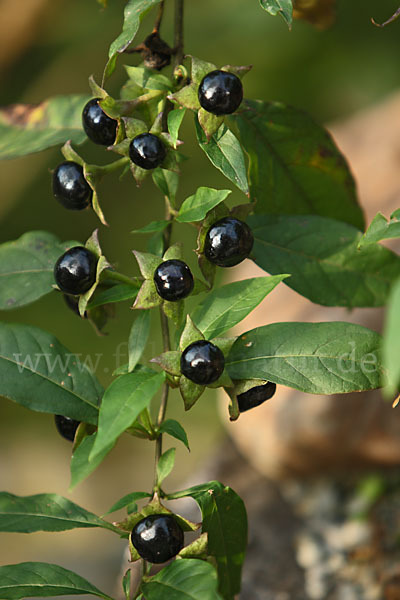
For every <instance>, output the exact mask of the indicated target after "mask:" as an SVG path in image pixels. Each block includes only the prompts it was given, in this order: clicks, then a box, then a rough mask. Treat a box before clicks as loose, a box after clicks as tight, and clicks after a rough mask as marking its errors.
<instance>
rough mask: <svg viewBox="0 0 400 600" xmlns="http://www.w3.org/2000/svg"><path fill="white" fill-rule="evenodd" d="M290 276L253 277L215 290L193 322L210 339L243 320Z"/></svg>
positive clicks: (196, 310) (195, 313) (199, 306)
mask: <svg viewBox="0 0 400 600" xmlns="http://www.w3.org/2000/svg"><path fill="white" fill-rule="evenodd" d="M286 277H287V275H275V276H271V277H254V278H253V279H244V280H243V281H235V282H233V283H228V284H226V285H224V286H222V287H221V288H217V289H214V290H213V291H211V292H209V293H208V294H207V297H206V298H205V299H204V300H203V301H202V302H200V304H199V305H198V306H197V307H196V309H195V311H194V313H193V314H192V320H193V322H194V324H195V325H196V326H197V327H198V328H199V329H200V331H201V332H202V333H203V334H204V336H205V337H206V338H207V339H211V338H214V337H217V336H219V335H221V334H222V333H224V332H225V331H228V329H230V328H231V327H234V326H235V325H237V323H240V321H242V319H244V318H245V317H247V315H248V314H249V313H251V311H252V310H253V309H254V308H255V307H256V306H258V305H259V304H260V302H261V301H262V300H263V299H264V298H265V296H267V294H269V293H270V292H272V290H273V289H274V288H275V286H277V285H278V283H280V282H281V281H282V280H283V279H285V278H286Z"/></svg>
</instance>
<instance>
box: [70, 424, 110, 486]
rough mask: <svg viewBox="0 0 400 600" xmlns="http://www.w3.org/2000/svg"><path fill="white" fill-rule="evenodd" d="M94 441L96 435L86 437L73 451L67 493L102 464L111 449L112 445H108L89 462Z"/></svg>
mask: <svg viewBox="0 0 400 600" xmlns="http://www.w3.org/2000/svg"><path fill="white" fill-rule="evenodd" d="M95 441H96V434H95V433H92V435H88V436H87V437H85V439H84V440H82V442H81V443H80V444H79V446H78V447H77V448H76V449H75V451H74V453H73V455H72V457H71V464H70V468H71V482H70V485H69V491H71V490H72V489H73V488H74V487H75V486H77V485H78V483H81V481H83V480H84V479H86V478H87V477H89V475H90V474H91V473H93V471H95V470H96V469H97V467H98V466H99V465H100V464H101V463H102V462H103V460H104V459H105V457H106V456H107V454H108V453H109V452H110V451H111V450H112V449H113V447H114V443H115V442H114V443H112V444H110V445H109V446H107V447H106V448H104V450H103V451H102V452H100V453H99V454H97V455H96V456H95V458H94V459H93V460H90V461H89V456H90V454H91V452H92V449H93V445H94V443H95Z"/></svg>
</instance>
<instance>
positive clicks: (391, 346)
mask: <svg viewBox="0 0 400 600" xmlns="http://www.w3.org/2000/svg"><path fill="white" fill-rule="evenodd" d="M399 356H400V279H398V280H397V281H396V283H395V285H394V286H393V289H392V291H391V293H390V296H389V300H388V307H387V312H386V317H385V328H384V335H383V346H382V358H383V364H384V367H385V369H386V372H387V392H388V394H395V393H399V382H400V360H399Z"/></svg>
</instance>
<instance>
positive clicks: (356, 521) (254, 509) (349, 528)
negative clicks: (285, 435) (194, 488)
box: [189, 442, 400, 600]
mask: <svg viewBox="0 0 400 600" xmlns="http://www.w3.org/2000/svg"><path fill="white" fill-rule="evenodd" d="M207 478H208V479H214V478H215V479H219V480H220V481H222V482H223V483H225V484H226V485H230V486H231V487H232V488H233V489H235V490H236V491H237V492H238V493H239V494H240V495H241V496H242V497H243V499H244V501H245V504H246V507H247V510H248V515H249V547H248V554H247V559H246V563H245V567H244V573H243V586H242V592H241V594H240V600H400V479H399V477H398V475H396V474H393V473H386V474H384V475H381V476H377V475H365V474H364V475H363V476H359V477H358V478H357V477H353V476H352V478H351V479H349V478H348V477H338V478H337V479H335V480H333V479H328V478H319V479H315V478H314V479H307V480H302V481H290V482H284V483H280V484H277V483H275V482H271V481H269V480H267V479H265V478H264V477H262V476H260V475H259V474H258V473H256V472H255V471H254V470H253V469H252V468H251V467H250V466H249V465H248V464H247V463H246V462H245V461H244V460H243V459H242V458H241V457H240V456H239V455H238V453H237V450H236V449H235V447H234V446H233V444H231V443H230V442H227V443H226V444H225V445H224V446H223V447H222V448H221V450H220V452H219V453H218V457H216V459H215V460H214V461H213V462H212V463H210V464H209V465H207V466H206V467H205V468H204V470H203V471H202V472H201V473H197V476H196V481H195V483H197V482H198V481H206V480H207ZM189 483H190V484H192V483H193V482H189Z"/></svg>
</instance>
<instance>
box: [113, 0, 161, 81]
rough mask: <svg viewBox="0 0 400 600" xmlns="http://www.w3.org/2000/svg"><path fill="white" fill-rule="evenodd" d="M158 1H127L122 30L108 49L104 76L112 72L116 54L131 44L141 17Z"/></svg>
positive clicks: (158, 1) (158, 0)
mask: <svg viewBox="0 0 400 600" xmlns="http://www.w3.org/2000/svg"><path fill="white" fill-rule="evenodd" d="M160 2H161V0H129V1H128V2H127V4H126V6H125V10H124V24H123V27H122V32H121V33H120V34H119V36H118V37H117V39H115V40H114V41H113V43H112V44H111V46H110V49H109V51H108V62H107V65H106V68H105V72H104V75H105V77H109V76H110V75H111V74H112V73H113V71H114V69H115V65H116V60H117V56H118V54H121V53H122V52H123V51H124V50H126V49H127V48H128V46H129V45H130V44H131V42H132V41H133V39H134V37H135V35H136V34H137V31H138V29H139V25H140V23H141V21H142V19H143V17H145V16H146V14H147V13H148V12H149V10H151V9H152V8H153V7H154V6H156V5H157V4H159V3H160Z"/></svg>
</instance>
